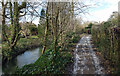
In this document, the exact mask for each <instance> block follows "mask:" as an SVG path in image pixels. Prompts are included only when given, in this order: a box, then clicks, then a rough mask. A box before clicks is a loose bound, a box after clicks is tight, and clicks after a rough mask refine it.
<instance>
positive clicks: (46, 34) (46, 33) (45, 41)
mask: <svg viewBox="0 0 120 76" xmlns="http://www.w3.org/2000/svg"><path fill="white" fill-rule="evenodd" d="M48 5H49V2H48V4H47V10H46V25H45V36H44V46H43V49H42V54H44V52H45V50H46V43H47V37H48V25H49V23H48Z"/></svg>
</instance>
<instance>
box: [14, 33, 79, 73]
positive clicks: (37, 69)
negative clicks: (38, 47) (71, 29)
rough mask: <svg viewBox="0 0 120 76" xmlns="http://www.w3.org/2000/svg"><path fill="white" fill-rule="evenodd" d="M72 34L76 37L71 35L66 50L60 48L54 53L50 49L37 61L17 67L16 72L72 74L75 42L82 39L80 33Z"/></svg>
mask: <svg viewBox="0 0 120 76" xmlns="http://www.w3.org/2000/svg"><path fill="white" fill-rule="evenodd" d="M71 35H74V37H72V36H71V37H70V35H69V37H68V38H69V40H68V42H67V44H69V45H66V48H64V50H62V51H60V49H59V48H58V51H57V52H56V54H54V50H51V49H48V50H46V52H45V53H44V54H43V55H41V56H40V57H39V59H38V60H37V61H36V62H35V63H33V64H29V65H25V66H24V67H22V68H17V69H16V72H15V74H18V75H26V74H41V75H44V74H49V75H51V74H70V70H71V69H73V56H74V55H73V51H72V50H73V49H74V48H75V45H73V44H76V43H78V41H79V40H80V34H75V33H74V34H71ZM72 45H73V46H72ZM67 67H69V68H67Z"/></svg>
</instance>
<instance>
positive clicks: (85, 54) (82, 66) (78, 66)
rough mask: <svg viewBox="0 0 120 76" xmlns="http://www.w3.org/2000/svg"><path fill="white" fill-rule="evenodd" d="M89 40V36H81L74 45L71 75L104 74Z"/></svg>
mask: <svg viewBox="0 0 120 76" xmlns="http://www.w3.org/2000/svg"><path fill="white" fill-rule="evenodd" d="M90 40H91V35H86V36H83V37H82V38H81V40H80V41H79V43H78V44H77V45H76V49H75V51H74V67H73V74H104V72H103V70H104V68H103V67H102V66H101V65H100V61H99V58H98V57H97V56H96V54H95V52H94V51H93V49H92V45H91V43H90Z"/></svg>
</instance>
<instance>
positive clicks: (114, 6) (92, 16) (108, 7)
mask: <svg viewBox="0 0 120 76" xmlns="http://www.w3.org/2000/svg"><path fill="white" fill-rule="evenodd" d="M80 1H82V2H84V3H85V4H86V5H90V6H91V8H90V9H88V13H89V14H85V15H80V17H82V19H83V21H97V22H99V21H100V22H102V21H107V20H108V18H109V17H110V15H111V14H112V12H114V11H118V2H119V1H120V0H80ZM33 23H35V24H39V18H36V19H35V20H34V21H33Z"/></svg>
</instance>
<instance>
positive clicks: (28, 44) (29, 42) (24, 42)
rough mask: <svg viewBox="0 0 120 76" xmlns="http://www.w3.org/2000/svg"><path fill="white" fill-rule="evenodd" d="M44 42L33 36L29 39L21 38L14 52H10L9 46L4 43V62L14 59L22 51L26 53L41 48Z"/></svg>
mask: <svg viewBox="0 0 120 76" xmlns="http://www.w3.org/2000/svg"><path fill="white" fill-rule="evenodd" d="M41 45H42V42H41V40H40V39H39V38H38V37H37V36H32V37H31V38H29V39H26V38H21V39H20V40H19V41H18V43H17V45H16V46H15V49H14V51H10V49H9V47H8V44H7V43H6V42H4V43H3V44H2V57H3V61H4V60H6V59H7V60H9V59H11V58H12V56H14V55H17V54H19V53H20V52H22V51H25V50H27V49H31V48H34V47H37V46H41Z"/></svg>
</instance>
